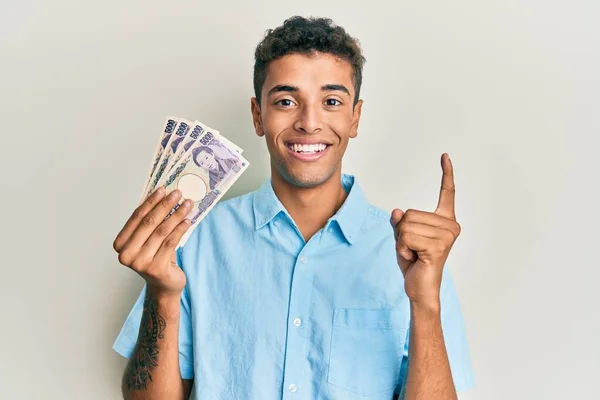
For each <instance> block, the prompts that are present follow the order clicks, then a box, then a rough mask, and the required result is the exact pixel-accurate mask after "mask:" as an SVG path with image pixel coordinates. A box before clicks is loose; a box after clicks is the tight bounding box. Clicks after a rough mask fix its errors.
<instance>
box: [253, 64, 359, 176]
mask: <svg viewBox="0 0 600 400" xmlns="http://www.w3.org/2000/svg"><path fill="white" fill-rule="evenodd" d="M352 73H353V70H352V66H351V65H350V63H348V62H347V61H343V60H340V59H338V58H336V57H334V56H333V55H330V54H322V53H317V54H315V55H312V56H307V55H301V54H290V55H286V56H284V57H282V58H279V59H277V60H275V61H273V62H272V63H271V64H270V65H269V68H268V71H267V78H266V81H265V84H264V86H263V88H262V95H261V107H259V106H258V103H257V102H256V99H254V98H253V99H252V114H253V119H254V126H255V128H256V133H257V134H258V135H259V136H263V135H264V136H265V139H266V142H267V148H268V149H269V153H270V154H271V163H272V166H273V167H274V168H275V169H276V171H277V172H278V173H279V174H280V175H281V176H282V178H283V179H285V180H286V181H287V182H289V183H291V184H293V185H295V186H300V187H313V186H316V185H319V184H321V183H323V182H325V181H327V180H328V179H329V178H331V177H332V176H333V175H334V174H335V173H336V171H338V170H340V169H341V160H342V156H343V155H344V152H345V151H346V147H347V145H348V141H349V140H350V138H354V137H356V134H357V128H358V121H359V119H360V111H361V107H362V100H360V101H359V102H358V104H357V105H356V107H353V99H354V85H353V82H352Z"/></svg>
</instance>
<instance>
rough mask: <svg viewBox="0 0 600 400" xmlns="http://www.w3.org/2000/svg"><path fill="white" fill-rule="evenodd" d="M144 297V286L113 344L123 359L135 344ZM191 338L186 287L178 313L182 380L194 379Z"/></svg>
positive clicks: (129, 353) (179, 254) (189, 310)
mask: <svg viewBox="0 0 600 400" xmlns="http://www.w3.org/2000/svg"><path fill="white" fill-rule="evenodd" d="M177 265H182V260H181V248H179V249H178V250H177ZM145 295H146V285H144V287H143V288H142V290H141V292H140V295H139V296H138V298H137V300H136V301H135V303H134V305H133V307H132V309H131V311H130V312H129V315H128V316H127V319H126V320H125V323H124V324H123V327H122V328H121V331H120V332H119V334H118V336H117V338H116V340H115V342H114V344H113V350H115V351H116V352H117V353H119V354H120V355H122V356H123V357H125V358H131V356H132V354H133V350H134V348H135V344H136V343H137V338H138V333H139V330H140V324H141V319H142V312H143V308H144V298H145ZM192 338H193V335H192V320H191V307H190V299H189V292H188V288H187V285H186V287H185V288H184V289H183V292H182V294H181V303H180V313H179V371H180V373H181V378H182V379H193V378H194V358H193V346H192Z"/></svg>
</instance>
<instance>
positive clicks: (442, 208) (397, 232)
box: [114, 17, 473, 400]
mask: <svg viewBox="0 0 600 400" xmlns="http://www.w3.org/2000/svg"><path fill="white" fill-rule="evenodd" d="M255 56H256V63H255V71H254V87H255V96H256V97H255V98H252V100H251V110H252V115H253V121H254V126H255V130H256V133H257V134H258V136H260V137H264V139H265V141H266V144H267V147H268V149H269V153H270V156H271V179H269V180H268V181H267V182H265V184H264V185H263V186H262V187H261V188H260V189H258V190H257V191H254V192H252V193H249V194H246V195H243V196H240V197H237V198H234V199H230V200H227V201H224V202H221V203H220V204H218V205H217V206H216V207H215V208H214V209H213V210H212V211H211V213H210V214H209V215H208V216H207V217H206V218H205V219H204V220H203V221H202V223H200V224H199V225H198V227H197V228H196V229H195V230H194V232H193V234H192V235H191V236H190V238H189V240H188V241H187V243H186V245H185V246H184V247H183V248H180V249H178V250H177V251H176V250H175V247H176V244H177V243H178V241H179V238H181V236H182V235H183V233H184V232H185V231H186V230H187V229H188V227H189V222H188V221H187V220H185V215H186V212H187V211H188V208H186V207H185V206H183V207H180V208H179V210H178V211H177V212H176V213H175V214H173V215H172V216H171V217H169V218H168V219H166V220H165V221H163V218H164V217H165V216H166V215H167V213H168V212H169V210H170V209H171V208H172V207H173V205H174V204H175V203H176V202H177V201H178V199H179V197H180V196H181V194H180V193H178V192H173V193H172V194H171V195H170V196H166V197H165V193H164V189H163V188H161V189H158V190H157V191H156V192H155V193H154V194H153V195H151V196H150V197H149V198H148V199H147V200H146V201H145V202H144V203H143V204H142V205H141V206H140V207H139V208H138V209H136V211H135V212H134V213H133V215H132V216H131V218H130V219H129V220H128V221H127V223H126V224H125V226H124V227H123V229H122V230H121V232H120V233H119V234H118V235H117V237H116V239H115V242H114V247H115V250H116V251H117V252H118V253H119V261H120V262H121V263H122V264H124V265H125V266H128V267H131V268H132V269H133V270H135V271H136V272H137V273H139V274H140V275H141V276H142V277H143V278H144V279H145V281H146V285H145V286H144V289H143V291H142V293H141V294H140V296H139V298H138V301H137V302H136V304H135V306H134V307H133V309H132V311H131V313H130V314H129V316H128V318H127V321H126V323H125V326H124V327H123V329H122V331H121V333H120V335H119V337H118V338H117V340H116V342H115V344H114V349H115V350H116V351H117V352H119V353H120V354H122V355H123V356H125V357H128V358H130V361H129V363H128V365H127V368H126V371H125V373H124V376H123V382H122V390H123V395H124V397H125V398H127V399H142V398H143V399H184V398H188V396H189V395H190V392H191V391H192V388H193V392H194V394H195V396H196V398H198V399H211V400H214V399H240V400H242V399H244V400H245V399H260V400H263V399H281V398H285V399H392V398H397V397H398V394H399V395H400V397H401V398H405V399H411V400H412V399H427V400H437V399H439V400H442V399H443V400H446V399H456V390H461V389H466V388H468V387H470V386H471V385H472V384H473V376H472V372H471V365H470V359H469V352H468V346H467V342H466V338H465V332H464V323H463V320H462V316H461V311H460V306H459V302H458V298H457V295H456V292H455V289H454V286H453V284H452V280H451V277H450V275H449V273H448V271H447V268H444V264H445V261H446V259H447V257H448V253H449V251H450V249H451V247H452V244H453V243H454V241H455V240H456V238H457V237H458V235H459V233H460V226H459V224H458V223H457V222H456V219H455V215H454V179H453V170H452V165H451V162H450V159H449V158H448V157H447V155H446V154H444V155H442V161H441V164H442V170H443V178H442V188H441V191H440V197H439V204H438V207H437V210H436V211H435V212H425V211H417V210H407V211H406V212H403V211H401V210H399V209H397V210H394V211H393V213H392V215H391V216H390V214H389V213H385V212H384V211H381V210H379V209H378V208H375V207H373V206H371V205H370V204H369V203H368V202H367V200H366V199H365V197H364V195H363V193H362V191H361V188H360V187H359V185H358V182H357V181H356V179H355V178H354V177H353V176H350V175H346V174H343V173H342V157H343V155H344V152H345V150H346V146H347V145H348V142H349V140H350V139H351V138H354V137H355V136H356V135H357V130H358V124H359V119H360V114H361V107H362V100H359V90H360V85H361V80H362V66H363V63H364V58H363V56H362V54H361V50H360V48H359V46H358V44H357V43H356V41H355V40H354V39H352V38H351V37H350V36H349V35H348V34H347V33H346V32H345V31H344V29H343V28H341V27H336V26H335V25H333V24H332V22H331V21H330V20H327V19H304V18H298V17H295V18H291V19H289V20H287V21H285V23H284V24H283V26H281V27H279V28H277V29H275V30H273V31H269V32H268V34H267V35H266V37H265V38H264V40H263V41H262V42H261V43H260V44H259V45H258V47H257V49H256V54H255ZM390 217H391V218H390ZM442 332H443V334H442Z"/></svg>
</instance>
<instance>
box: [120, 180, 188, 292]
mask: <svg viewBox="0 0 600 400" xmlns="http://www.w3.org/2000/svg"><path fill="white" fill-rule="evenodd" d="M180 198H181V192H180V191H179V190H174V191H173V192H171V193H170V194H169V195H168V196H165V188H164V187H162V186H161V187H159V188H158V189H157V190H156V191H155V192H154V193H152V194H151V195H150V196H149V197H148V198H147V199H146V200H145V201H144V202H143V203H142V204H141V205H140V206H139V207H138V208H136V209H135V211H134V212H133V214H132V215H131V217H130V218H129V220H128V221H127V223H126V224H125V226H124V227H123V229H121V231H120V232H119V234H118V235H117V237H116V238H115V241H114V243H113V248H114V249H115V251H116V252H117V253H119V262H120V263H121V264H123V265H124V266H127V267H129V268H131V269H133V270H134V271H136V272H137V273H138V274H140V275H141V276H142V278H144V279H145V280H146V283H147V284H148V286H149V287H150V288H152V289H154V290H155V291H158V292H160V293H161V294H166V295H176V296H178V295H180V294H181V291H183V288H184V287H185V283H186V279H185V274H184V273H183V270H182V269H181V268H179V266H177V263H176V256H175V248H176V246H177V244H178V243H179V240H180V239H181V237H182V236H183V235H184V233H185V232H186V231H187V230H188V228H189V227H190V221H189V220H188V219H185V217H186V215H187V214H188V212H189V211H190V209H191V205H192V201H191V200H189V199H188V200H185V201H184V202H183V203H182V205H181V206H180V207H179V208H178V209H177V211H176V212H175V213H173V214H172V215H171V216H169V217H168V218H167V219H166V220H165V217H167V215H168V214H169V212H170V211H171V210H172V209H173V207H175V205H176V204H177V203H178V202H179V199H180Z"/></svg>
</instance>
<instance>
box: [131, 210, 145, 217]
mask: <svg viewBox="0 0 600 400" xmlns="http://www.w3.org/2000/svg"><path fill="white" fill-rule="evenodd" d="M144 214H145V213H144V209H143V207H138V208H136V209H135V210H133V214H132V215H131V217H132V218H133V219H141V218H143V217H144Z"/></svg>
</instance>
